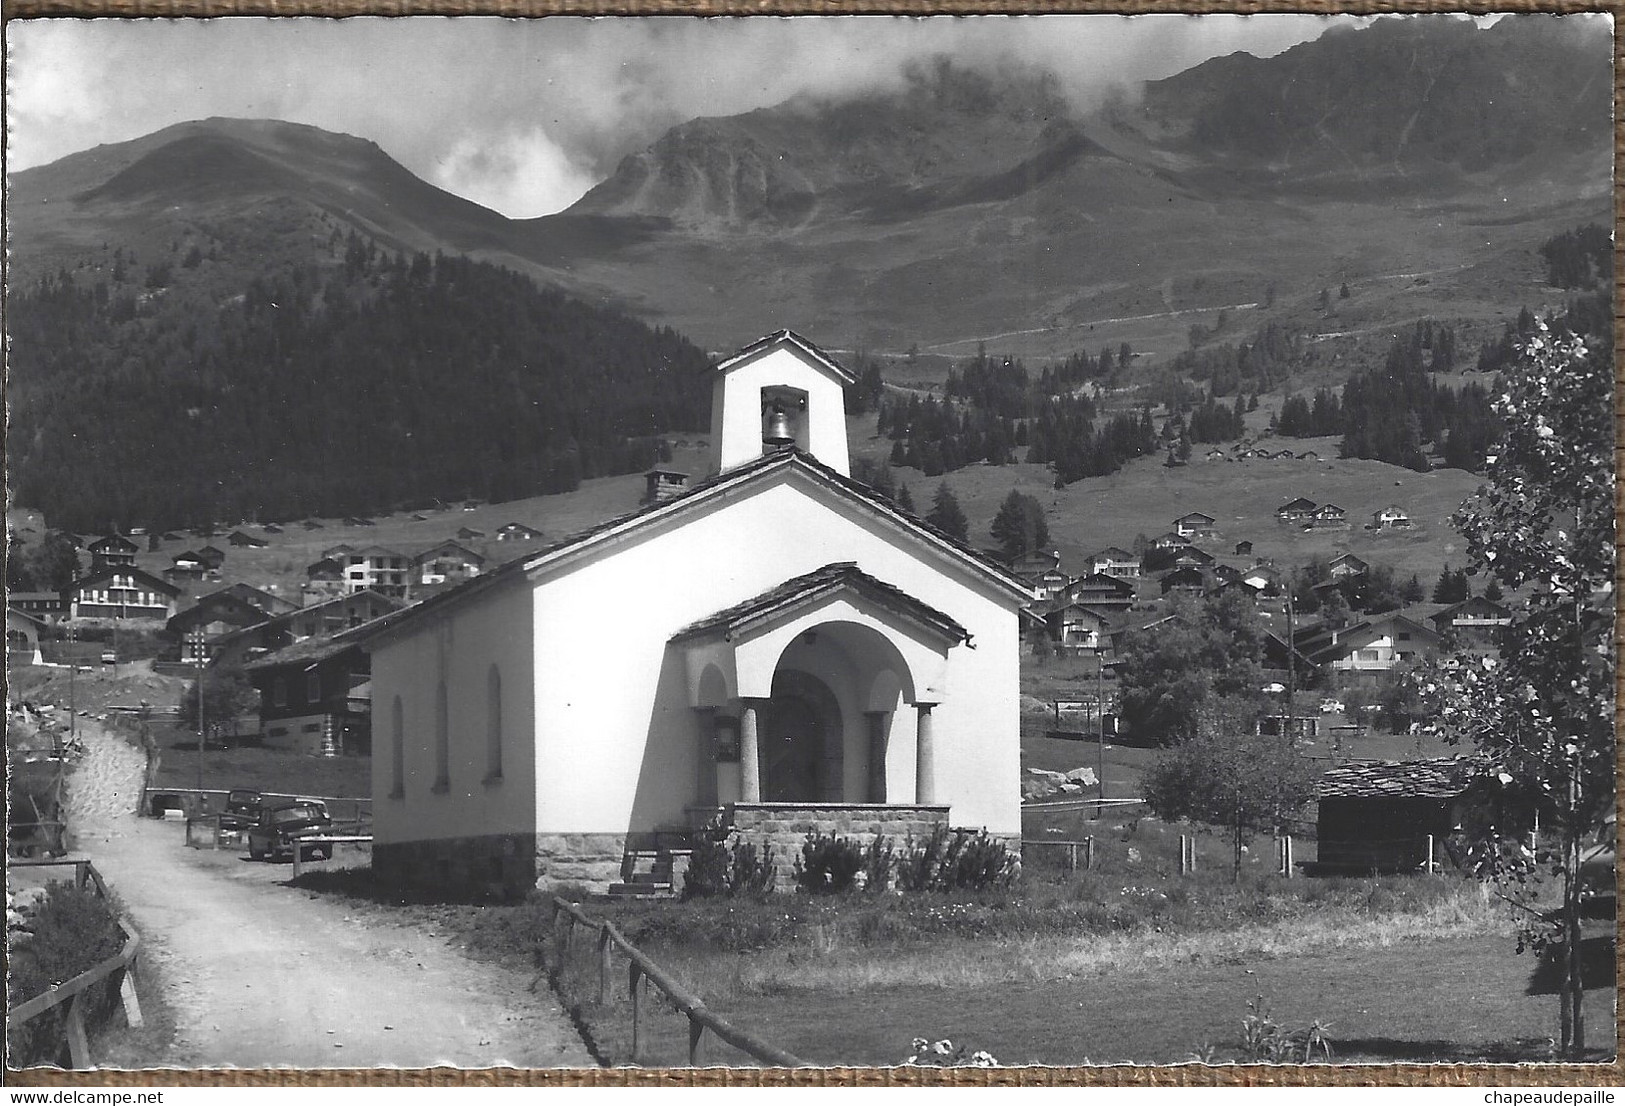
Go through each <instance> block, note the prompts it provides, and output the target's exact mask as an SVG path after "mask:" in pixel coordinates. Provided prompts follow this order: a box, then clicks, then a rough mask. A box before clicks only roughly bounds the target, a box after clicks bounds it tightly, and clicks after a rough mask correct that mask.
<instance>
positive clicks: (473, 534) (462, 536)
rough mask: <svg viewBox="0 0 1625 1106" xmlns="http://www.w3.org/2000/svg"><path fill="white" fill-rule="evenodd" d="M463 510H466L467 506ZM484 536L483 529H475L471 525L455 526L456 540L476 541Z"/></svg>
mask: <svg viewBox="0 0 1625 1106" xmlns="http://www.w3.org/2000/svg"><path fill="white" fill-rule="evenodd" d="M464 510H467V508H466V507H465V508H464ZM484 537H485V531H484V530H476V529H474V527H472V526H460V527H458V528H457V540H458V541H478V540H479V539H481V538H484Z"/></svg>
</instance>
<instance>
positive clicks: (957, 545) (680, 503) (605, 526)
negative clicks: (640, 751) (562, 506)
mask: <svg viewBox="0 0 1625 1106" xmlns="http://www.w3.org/2000/svg"><path fill="white" fill-rule="evenodd" d="M792 464H800V465H802V466H805V467H806V468H808V469H811V470H812V471H813V472H815V473H817V474H818V475H819V476H821V477H823V478H824V479H826V480H828V481H829V482H830V483H832V484H834V485H835V486H836V487H838V488H840V489H842V490H843V491H845V492H847V493H848V494H850V495H852V496H854V497H855V498H857V499H859V500H861V501H863V502H864V503H865V504H867V505H868V506H870V507H871V508H875V509H877V510H879V511H881V512H883V513H885V514H888V515H891V516H894V517H895V518H897V520H898V521H900V522H903V523H904V524H905V525H907V526H908V527H909V528H911V529H915V530H921V531H924V532H925V533H927V534H930V535H931V536H932V537H934V538H936V539H938V540H939V541H941V542H942V543H943V544H944V545H947V546H949V547H950V548H951V549H953V551H954V552H955V553H957V554H958V555H960V556H961V557H963V558H964V559H966V560H968V561H972V562H974V563H975V564H976V565H977V566H978V567H980V568H981V569H983V570H984V571H986V572H987V573H988V574H989V575H992V576H995V577H997V578H998V579H999V580H1001V581H1003V582H1004V583H1005V584H1006V585H1007V586H1009V587H1010V588H1011V589H1013V590H1015V591H1019V592H1022V593H1023V595H1024V596H1025V597H1026V598H1029V599H1030V593H1029V592H1028V589H1027V588H1026V586H1025V585H1023V584H1022V583H1021V581H1020V580H1018V579H1017V578H1016V576H1015V575H1014V574H1012V572H1011V571H1010V569H1009V568H1007V567H1005V566H1004V565H1002V564H1000V563H999V562H998V561H996V560H994V559H993V558H992V557H989V556H987V555H986V554H984V553H981V552H979V551H977V550H976V549H974V548H972V547H971V546H969V545H967V544H966V543H965V542H962V541H960V540H959V539H958V538H956V537H954V536H953V535H951V534H948V533H945V532H943V531H942V530H939V529H937V528H936V527H935V526H932V525H931V524H930V523H929V522H926V521H924V520H923V519H921V518H918V517H916V516H915V515H912V514H910V513H909V512H907V511H904V510H902V509H901V508H900V507H898V506H897V505H896V504H895V503H893V502H892V501H891V500H889V499H887V498H886V497H885V496H883V495H881V494H880V493H879V492H877V491H875V490H874V489H873V488H871V487H869V485H867V484H865V483H863V482H862V481H860V480H854V479H852V477H850V476H844V475H842V474H841V473H839V472H837V471H836V470H834V469H832V468H830V467H829V466H828V465H826V464H824V463H823V462H822V461H819V460H818V459H817V458H816V457H814V456H813V455H812V454H810V453H807V452H805V451H803V450H800V449H794V448H788V449H780V450H774V451H772V452H768V453H764V454H762V455H761V456H760V457H756V458H753V459H752V460H750V461H747V462H745V463H744V464H742V465H739V466H736V467H735V468H731V469H729V470H728V471H727V472H724V473H720V474H718V475H716V476H712V477H710V478H709V479H707V480H703V481H701V482H700V483H698V484H695V485H692V486H691V487H689V488H687V489H685V490H684V491H683V492H682V494H680V495H674V496H672V497H671V498H669V499H664V500H659V501H656V502H654V503H647V504H644V505H643V506H641V507H639V508H638V509H637V510H635V511H629V512H627V513H626V514H623V515H617V516H616V517H614V518H609V519H605V520H604V521H603V522H600V523H598V524H597V525H595V526H590V527H588V528H587V529H585V530H581V531H578V532H577V533H575V534H572V535H570V536H569V537H566V538H562V539H560V540H559V541H556V542H553V543H552V544H550V545H546V546H543V547H542V548H541V549H539V550H536V551H534V552H531V553H527V554H526V555H525V556H523V557H518V558H516V559H514V560H512V561H507V562H505V563H503V564H501V565H498V566H497V567H496V568H495V569H494V570H492V571H491V572H487V573H484V574H482V575H480V576H476V577H474V579H472V580H468V581H466V582H464V583H461V584H459V585H458V586H457V587H455V588H452V589H450V590H448V591H444V592H441V593H440V594H439V595H434V596H431V597H429V598H428V599H425V600H422V601H421V602H418V603H413V604H412V605H410V606H408V607H405V608H403V609H401V610H399V611H394V612H392V613H390V614H387V615H384V616H383V617H382V618H377V619H374V620H373V621H372V622H370V623H368V626H369V628H371V629H373V630H374V631H384V630H387V629H390V628H392V627H394V626H397V625H400V624H401V623H402V622H404V621H406V620H408V619H410V618H415V617H417V616H418V615H420V614H430V613H433V612H435V611H438V610H442V609H444V608H446V607H449V606H451V605H454V604H457V603H461V602H463V601H465V600H468V599H471V598H473V597H474V596H476V595H480V594H483V593H484V592H485V591H486V590H488V589H490V588H494V587H500V586H502V585H503V584H505V583H507V582H508V581H510V580H512V579H515V578H518V577H523V576H524V574H525V573H526V572H527V571H528V570H529V569H530V568H532V567H535V566H537V565H539V564H541V563H542V562H543V561H546V560H548V559H549V558H551V557H554V556H556V555H557V554H560V553H563V552H566V551H568V550H570V549H572V548H574V547H576V546H580V545H584V544H586V543H587V542H589V541H591V540H592V539H593V538H596V537H598V536H599V535H601V534H605V533H608V532H610V531H613V530H616V529H619V528H621V527H624V526H628V525H631V524H634V523H637V522H639V521H640V520H642V519H643V518H645V517H652V516H655V515H661V514H667V513H673V512H679V511H682V510H684V509H686V508H687V507H688V506H689V505H691V504H694V503H697V502H700V501H701V499H703V498H704V497H705V495H706V493H708V492H711V491H714V490H716V489H718V488H721V487H724V486H726V485H729V484H734V483H740V482H743V481H745V480H747V479H749V478H750V477H751V476H754V475H755V474H756V473H759V472H764V471H767V470H770V469H775V468H781V467H785V466H788V465H792ZM1131 590H1132V589H1131Z"/></svg>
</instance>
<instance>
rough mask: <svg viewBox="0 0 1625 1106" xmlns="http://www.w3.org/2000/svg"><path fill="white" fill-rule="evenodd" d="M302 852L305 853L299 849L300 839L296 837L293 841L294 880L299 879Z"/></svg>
mask: <svg viewBox="0 0 1625 1106" xmlns="http://www.w3.org/2000/svg"><path fill="white" fill-rule="evenodd" d="M302 852H304V850H303V849H301V848H300V847H299V839H298V838H297V837H296V838H294V841H293V878H294V879H298V878H299V854H300V853H302Z"/></svg>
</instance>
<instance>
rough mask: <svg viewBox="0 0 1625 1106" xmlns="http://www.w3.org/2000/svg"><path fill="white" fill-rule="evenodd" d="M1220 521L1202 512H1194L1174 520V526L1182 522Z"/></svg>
mask: <svg viewBox="0 0 1625 1106" xmlns="http://www.w3.org/2000/svg"><path fill="white" fill-rule="evenodd" d="M1218 521H1219V520H1218V519H1216V518H1214V517H1213V516H1212V515H1205V514H1203V513H1202V512H1201V511H1192V512H1191V513H1190V514H1188V515H1180V516H1179V517H1178V518H1176V519H1174V524H1175V525H1176V526H1177V525H1178V524H1179V523H1181V522H1218Z"/></svg>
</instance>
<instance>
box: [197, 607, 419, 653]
mask: <svg viewBox="0 0 1625 1106" xmlns="http://www.w3.org/2000/svg"><path fill="white" fill-rule="evenodd" d="M402 605H403V604H402V603H401V601H400V600H398V599H391V598H390V597H389V596H387V595H380V594H378V593H377V592H375V591H361V592H356V593H355V594H354V595H338V596H334V597H333V598H331V599H326V600H323V601H322V602H319V603H312V604H310V605H309V606H305V607H296V608H294V609H293V610H291V611H285V612H283V613H281V614H277V615H273V616H272V617H270V618H267V619H265V620H263V621H261V622H255V623H251V624H250V625H247V626H245V627H243V628H242V629H240V630H233V631H230V632H228V633H225V634H223V635H221V636H220V637H219V638H217V639H215V640H214V641H213V642H211V644H210V648H211V652H212V661H211V663H214V664H237V665H242V664H246V663H248V662H250V661H254V660H258V659H259V658H260V657H263V656H264V655H266V654H267V653H272V652H275V651H276V650H278V649H283V648H286V647H287V646H289V645H292V644H294V643H295V642H299V641H303V640H304V639H305V638H308V637H316V636H317V635H320V634H328V635H332V634H337V633H340V632H342V631H344V630H349V629H354V628H355V627H357V626H361V625H363V624H364V623H367V622H371V621H372V620H373V619H375V618H380V617H382V616H384V615H386V614H389V613H391V612H393V611H398V610H400V609H401V607H402Z"/></svg>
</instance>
